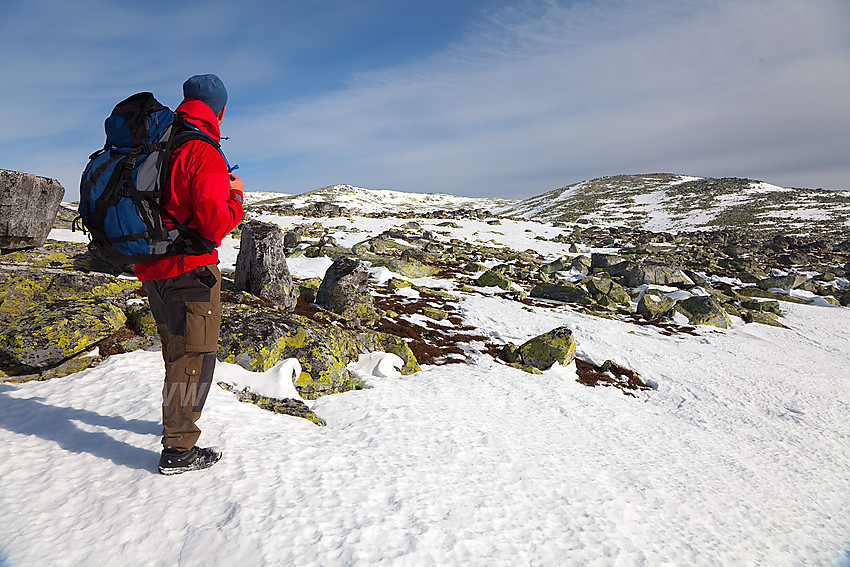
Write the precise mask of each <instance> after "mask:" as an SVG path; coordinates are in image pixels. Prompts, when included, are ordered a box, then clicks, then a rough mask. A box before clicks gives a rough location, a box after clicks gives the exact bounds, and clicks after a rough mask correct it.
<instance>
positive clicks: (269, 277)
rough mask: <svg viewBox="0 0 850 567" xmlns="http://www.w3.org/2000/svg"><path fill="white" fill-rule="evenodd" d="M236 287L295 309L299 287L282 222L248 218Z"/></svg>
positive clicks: (236, 275) (242, 242)
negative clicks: (291, 268) (289, 261)
mask: <svg viewBox="0 0 850 567" xmlns="http://www.w3.org/2000/svg"><path fill="white" fill-rule="evenodd" d="M235 284H236V288H237V289H240V290H243V291H247V292H248V293H251V294H254V295H256V296H258V297H264V298H267V299H273V300H275V301H279V302H281V303H282V304H283V305H284V307H285V308H286V309H290V310H291V309H294V308H295V302H296V301H297V299H298V290H296V289H295V285H294V284H293V282H292V276H291V275H290V274H289V268H288V267H287V265H286V254H285V250H284V246H283V231H282V230H281V229H280V227H279V226H277V225H274V224H270V223H264V222H260V221H255V220H252V221H249V222H247V223H245V226H243V227H242V236H241V240H240V244H239V255H238V256H237V258H236V273H235Z"/></svg>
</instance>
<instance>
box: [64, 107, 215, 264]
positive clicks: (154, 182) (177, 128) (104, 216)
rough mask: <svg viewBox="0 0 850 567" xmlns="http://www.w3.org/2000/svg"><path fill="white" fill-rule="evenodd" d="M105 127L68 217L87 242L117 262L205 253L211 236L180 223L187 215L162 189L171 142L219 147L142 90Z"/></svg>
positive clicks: (212, 245) (173, 145) (210, 247)
mask: <svg viewBox="0 0 850 567" xmlns="http://www.w3.org/2000/svg"><path fill="white" fill-rule="evenodd" d="M105 129H106V145H105V146H104V147H103V149H100V150H98V151H96V152H95V153H93V154H92V155H91V156H89V163H88V165H87V166H86V168H85V170H84V171H83V175H82V179H81V181H80V205H79V216H78V217H77V219H76V220H75V227H76V221H80V220H81V221H82V224H83V226H84V231H88V232H89V233H90V238H91V246H93V247H94V248H95V249H96V250H97V251H98V252H100V254H101V255H102V256H103V257H105V258H106V259H107V260H110V261H112V262H114V263H116V264H136V263H141V262H148V261H150V260H153V259H155V258H159V257H162V256H172V255H181V254H190V255H191V254H207V253H209V252H212V251H213V250H214V249H215V242H213V241H211V240H208V239H206V238H204V237H202V236H201V235H200V234H198V232H197V231H196V230H194V229H192V228H189V227H188V226H187V225H188V223H189V222H190V221H191V220H192V216H191V215H190V216H189V218H188V219H182V221H181V220H178V219H176V218H175V217H174V215H173V214H171V213H170V212H169V211H167V210H166V209H165V208H164V207H163V206H162V192H163V189H165V187H166V184H167V183H168V177H169V166H170V161H171V154H172V153H173V152H174V150H175V148H177V147H178V146H180V145H181V144H183V143H186V142H188V141H189V140H202V141H204V142H208V143H210V144H212V145H213V146H214V147H215V148H216V149H218V150H219V151H221V148H220V147H219V145H218V144H217V143H216V142H214V141H213V140H212V138H210V137H209V136H207V135H206V134H203V133H202V132H200V131H199V130H198V129H197V128H195V127H194V126H192V125H190V124H188V123H187V122H186V121H185V120H183V118H182V117H181V116H180V115H179V114H175V113H174V112H172V111H171V110H170V109H169V108H168V107H166V106H163V105H162V104H160V103H159V102H158V101H157V100H156V99H155V98H154V96H153V94H152V93H148V92H145V93H138V94H135V95H133V96H131V97H130V98H128V99H126V100H123V101H121V102H119V103H118V104H117V105H116V106H115V108H114V109H113V110H112V114H111V115H110V116H109V117H108V118H107V119H106V123H105ZM222 155H224V154H222ZM163 218H166V219H168V220H169V221H170V224H171V226H170V227H169V226H166V225H165V224H164V223H163Z"/></svg>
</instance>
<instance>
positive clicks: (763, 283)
mask: <svg viewBox="0 0 850 567" xmlns="http://www.w3.org/2000/svg"><path fill="white" fill-rule="evenodd" d="M804 283H806V276H804V275H802V274H788V275H787V276H774V277H770V278H765V279H763V280H759V282H758V283H757V284H756V285H757V286H758V287H759V289H763V290H769V289H774V288H776V289H782V290H785V291H790V290H792V289H797V288H798V287H800V286H801V285H803V284H804Z"/></svg>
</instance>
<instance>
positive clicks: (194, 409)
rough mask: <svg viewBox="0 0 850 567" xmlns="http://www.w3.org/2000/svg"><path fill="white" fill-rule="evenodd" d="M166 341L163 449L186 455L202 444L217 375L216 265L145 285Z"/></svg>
mask: <svg viewBox="0 0 850 567" xmlns="http://www.w3.org/2000/svg"><path fill="white" fill-rule="evenodd" d="M143 285H144V288H145V291H147V294H148V299H149V300H150V306H151V311H152V312H153V316H154V319H155V320H156V323H157V329H158V330H159V337H160V339H161V340H162V358H163V359H164V360H165V385H164V386H163V389H162V445H163V446H164V447H166V448H174V449H179V450H182V451H185V450H187V449H191V448H192V447H193V446H194V445H195V443H196V442H197V441H198V437H200V435H201V430H200V429H199V428H198V426H197V425H196V424H195V422H196V421H198V418H200V417H201V410H203V408H204V402H206V399H207V394H208V393H209V391H210V387H211V386H212V380H213V371H214V370H215V351H216V349H217V347H218V334H219V328H220V326H221V272H220V271H219V269H218V267H217V266H216V265H214V264H211V265H209V266H204V267H202V268H196V269H194V270H192V271H191V272H186V273H185V274H181V275H179V276H175V277H173V278H167V279H163V280H153V281H146V282H143Z"/></svg>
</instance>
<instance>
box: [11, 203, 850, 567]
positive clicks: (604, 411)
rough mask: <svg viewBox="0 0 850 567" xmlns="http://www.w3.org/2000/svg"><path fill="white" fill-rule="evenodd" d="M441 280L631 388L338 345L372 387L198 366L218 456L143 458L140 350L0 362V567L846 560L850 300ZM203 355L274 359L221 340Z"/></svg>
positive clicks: (209, 438)
mask: <svg viewBox="0 0 850 567" xmlns="http://www.w3.org/2000/svg"><path fill="white" fill-rule="evenodd" d="M266 220H270V219H266ZM278 222H280V223H281V224H282V225H284V226H289V225H291V224H296V223H299V222H302V220H301V219H298V218H283V219H279V220H278ZM309 222H315V219H309ZM321 222H324V223H326V224H328V226H335V225H340V224H344V223H345V222H346V221H344V219H339V218H337V219H323V220H322V221H321ZM438 222H439V221H425V220H421V219H420V223H422V225H423V227H424V228H426V229H432V230H443V231H448V232H450V233H452V237H457V238H467V239H473V240H475V239H478V240H481V241H487V240H491V239H492V240H494V241H497V242H503V241H504V242H510V243H512V245H513V246H514V247H515V248H516V249H519V250H524V249H526V248H535V249H537V250H539V251H540V252H541V253H543V254H546V255H552V256H553V257H554V256H556V255H558V254H562V253H563V250H560V251H559V250H555V249H552V247H553V246H555V244H556V243H552V242H544V241H539V240H534V236H535V235H536V234H540V233H541V232H544V231H546V230H548V229H547V228H546V227H545V225H540V224H534V223H522V222H516V223H515V222H503V224H502V225H501V226H491V225H486V224H484V223H475V222H471V221H456V222H458V223H460V224H461V225H463V227H462V228H460V229H453V228H446V227H438V226H436V223H438ZM385 223H389V225H398V224H400V221H398V220H392V219H388V220H385V221H384V220H375V219H356V222H355V223H354V224H356V225H357V226H356V228H357V229H358V230H360V231H361V232H357V233H352V232H346V231H342V230H340V231H339V234H338V235H337V236H338V238H339V239H347V238H351V239H354V240H355V241H357V240H362V239H363V238H365V237H366V236H368V235H370V234H375V233H379V232H381V231H382V230H385V229H386V228H388V227H389V225H388V226H385ZM428 223H434V226H431V225H429V224H428ZM58 235H60V233H56V234H55V235H54V236H58ZM235 244H236V243H235V242H234V241H228V242H226V243H225V246H224V250H223V253H222V261H223V265H222V267H223V269H225V270H226V269H227V268H231V269H232V265H233V262H234V261H235V257H236V253H235V250H234V246H235ZM559 246H564V247H565V245H559ZM328 265H329V261H328V260H327V259H326V258H316V259H307V258H296V259H293V261H292V262H290V269H291V271H292V272H293V273H294V274H295V275H296V276H299V277H308V276H309V277H312V276H315V275H321V274H322V273H323V271H324V269H326V268H327V266H328ZM378 275H380V274H378V273H377V272H376V276H378ZM431 283H432V284H436V283H439V282H433V281H432V282H431ZM446 287H450V286H448V285H447V286H446ZM458 296H459V297H460V298H461V302H460V309H461V311H462V312H463V314H464V318H465V321H466V323H467V324H469V325H471V326H474V327H475V328H476V330H477V331H476V332H477V333H478V334H482V335H486V336H489V337H492V338H493V339H494V340H504V341H513V342H517V343H518V342H522V341H524V340H526V339H528V338H531V337H533V336H536V335H538V334H540V333H543V332H545V331H548V330H550V329H552V328H554V327H557V326H561V325H567V326H568V327H569V328H570V329H572V330H573V332H574V333H575V336H576V340H577V343H578V354H579V356H580V357H581V358H584V359H588V360H592V361H594V362H596V363H601V362H602V361H604V360H606V359H612V360H614V361H615V362H618V363H620V364H623V365H626V366H628V367H630V368H632V369H634V370H636V371H637V372H638V373H640V374H641V376H642V377H643V378H644V379H645V380H646V381H648V382H650V383H652V384H653V385H655V386H656V388H655V389H654V390H651V391H646V392H641V393H639V394H638V397H637V398H632V397H627V396H624V395H623V394H622V393H621V392H620V391H619V390H616V389H613V388H588V387H585V386H582V385H580V384H578V383H577V382H575V381H574V380H573V379H572V378H571V376H570V370H571V369H570V368H569V367H568V368H565V369H554V370H551V371H549V372H546V373H544V374H541V375H531V374H526V373H524V372H521V371H519V370H516V369H513V368H510V367H507V366H504V365H502V364H499V363H497V362H496V361H494V360H493V359H492V358H490V357H488V356H482V357H481V358H479V359H477V360H475V361H474V363H472V364H469V365H466V364H454V365H446V366H435V367H425V368H423V370H422V371H420V372H418V373H416V374H414V375H411V376H403V377H402V376H399V375H397V374H395V373H393V372H392V371H391V369H390V371H387V365H386V364H384V365H381V364H380V362H381V360H380V357H377V359H375V358H374V357H373V359H372V360H371V363H370V360H364V361H363V363H362V364H361V365H359V366H358V367H357V368H358V372H362V373H364V379H365V380H366V382H367V383H368V385H369V386H370V387H369V388H367V389H364V390H360V391H355V392H349V393H345V394H338V395H333V396H327V397H324V398H321V399H319V400H316V401H314V402H309V405H310V406H311V408H312V409H314V410H315V411H316V412H317V413H318V414H319V415H320V416H321V417H323V418H324V419H326V420H327V422H328V425H327V427H324V428H320V427H317V426H315V425H313V424H312V423H310V422H308V421H307V420H304V419H300V418H295V417H289V416H282V415H276V414H272V413H269V412H266V411H263V410H261V409H259V408H258V407H256V406H253V405H248V404H243V403H240V402H238V401H237V399H236V397H235V396H233V395H232V394H230V393H228V392H225V391H223V390H219V389H217V388H215V389H214V390H213V391H212V392H211V394H210V396H209V399H208V401H207V406H206V409H205V411H204V416H203V418H202V420H201V422H200V425H201V428H202V429H203V430H204V433H203V435H202V438H201V442H202V443H203V444H208V445H218V446H220V447H221V448H222V449H223V451H224V457H223V459H222V461H221V462H220V463H218V464H216V465H215V466H214V467H213V468H211V469H210V470H208V471H204V472H195V473H187V474H184V475H179V476H177V477H162V476H159V475H158V474H156V464H157V460H158V456H159V449H160V446H159V434H160V425H159V406H160V402H161V399H160V390H161V383H162V378H163V369H162V359H161V357H160V355H159V354H158V353H155V352H135V353H131V354H126V355H121V356H114V357H112V358H110V359H109V360H107V361H106V362H105V363H103V364H101V365H100V366H98V367H96V368H93V369H90V370H88V371H85V372H81V373H79V374H76V375H72V376H69V377H66V378H61V379H55V380H51V381H47V382H37V383H26V384H22V385H13V384H0V479H2V480H0V525H2V526H3V528H2V529H0V566H2V567H7V566H14V567H18V566H29V565H74V566H78V565H189V566H191V565H211V564H236V565H245V566H249V565H322V566H325V565H373V564H382V565H440V566H442V565H486V566H491V565H509V566H515V565H558V566H560V565H624V566H628V565H652V566H655V565H689V566H690V565H723V566H726V565H772V566H783V565H842V566H845V565H850V555H848V553H850V547H848V544H850V420H848V411H847V404H848V401H850V371H848V368H850V335H848V333H847V331H846V329H847V322H848V314H850V311H848V310H847V309H846V308H840V307H832V306H828V305H797V304H791V303H783V304H782V307H783V310H784V312H785V316H784V319H783V322H784V323H785V324H786V325H787V326H788V327H789V328H788V329H781V328H774V327H766V326H759V325H744V324H743V323H742V322H741V321H740V320H739V319H735V323H736V324H735V326H734V327H733V328H732V329H729V330H721V329H716V328H700V329H699V336H690V335H679V336H664V335H662V334H660V333H659V332H658V331H657V330H655V329H654V328H652V327H638V326H634V325H629V324H626V323H623V322H619V321H614V320H609V319H602V318H595V317H590V316H587V315H582V314H579V313H576V312H574V311H571V310H569V309H567V308H565V307H558V308H541V307H534V308H533V311H528V310H527V309H525V308H524V307H525V306H523V305H522V304H519V303H516V302H512V301H509V300H506V299H502V298H499V297H496V296H481V295H467V294H458ZM376 365H377V366H376ZM217 379H218V380H224V381H232V382H239V383H245V380H249V381H251V380H252V379H253V381H254V383H258V384H259V383H262V382H263V381H264V380H266V381H268V380H270V379H271V377H270V376H269V375H268V373H267V374H266V375H264V376H255V377H253V378H252V377H246V372H245V371H243V370H241V369H239V368H238V367H234V366H233V365H227V364H220V365H219V367H218V370H217Z"/></svg>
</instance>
